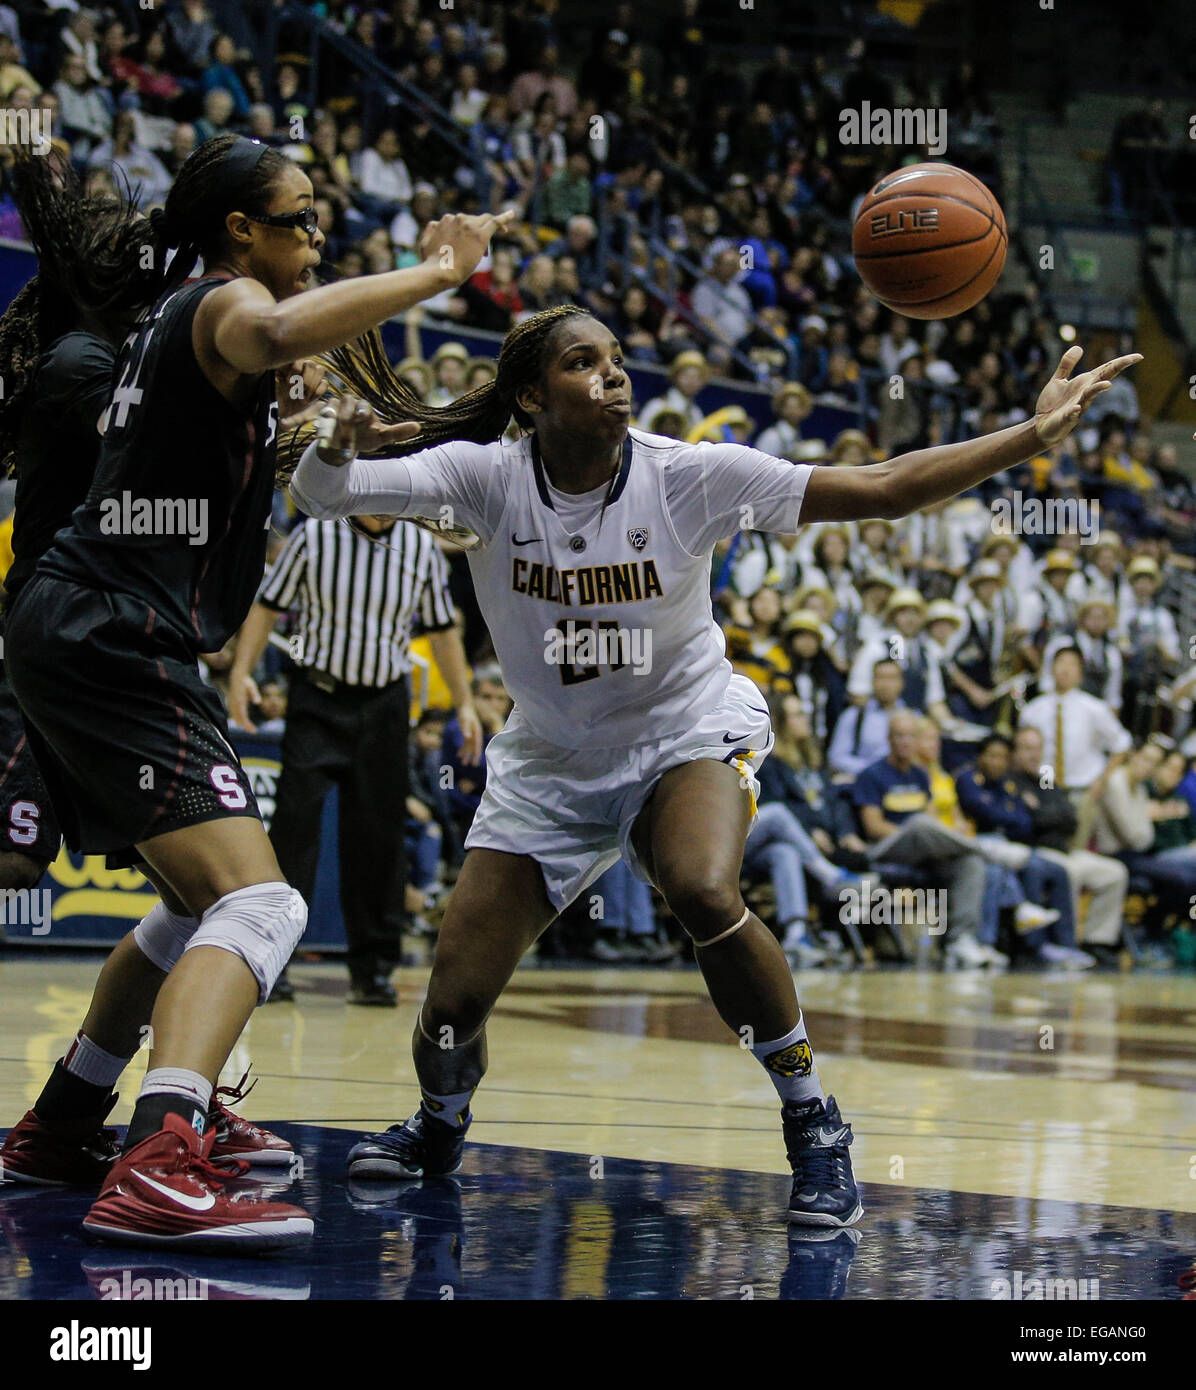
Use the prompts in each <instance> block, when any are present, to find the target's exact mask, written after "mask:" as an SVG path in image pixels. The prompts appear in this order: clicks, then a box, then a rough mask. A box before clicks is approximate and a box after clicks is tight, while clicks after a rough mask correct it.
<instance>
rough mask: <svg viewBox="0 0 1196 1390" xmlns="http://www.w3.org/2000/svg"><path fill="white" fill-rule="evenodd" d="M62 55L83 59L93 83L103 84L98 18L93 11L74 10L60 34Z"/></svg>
mask: <svg viewBox="0 0 1196 1390" xmlns="http://www.w3.org/2000/svg"><path fill="white" fill-rule="evenodd" d="M59 42H60V43H61V45H62V50H61V51H62V54H63V55H66V54H71V55H73V56H78V57H80V58H82V59H83V65H84V67H85V68H86V70H87V76H88V78H89V80H90V81H92V82H103V81H104V71H103V69H102V68H101V66H100V45H99V40H98V37H97V30H96V17H95V14H94V13H93V12H92V11H91V10H86V9H82V8H80V9H76V10H73V11H72V13H71V15H70V17H69V18H68V19H67V22H66V26H65V28H63V30H62V32H61V33H60V34H59Z"/></svg>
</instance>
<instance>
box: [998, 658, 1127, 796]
mask: <svg viewBox="0 0 1196 1390" xmlns="http://www.w3.org/2000/svg"><path fill="white" fill-rule="evenodd" d="M1051 669H1052V672H1053V674H1054V678H1055V689H1054V693H1053V694H1050V695H1039V696H1037V697H1036V698H1035V699H1033V700H1031V701H1030V702H1029V703H1028V704H1027V705H1026V707H1025V708H1024V709H1023V710H1022V713H1021V719H1020V721H1019V723H1020V726H1021V727H1022V728H1030V729H1037V730H1038V732H1039V734H1040V735H1041V736H1042V742H1043V757H1044V759H1045V761H1046V763H1047V764H1049V765H1050V766H1051V767H1052V768H1053V770H1054V784H1055V786H1056V787H1059V788H1061V789H1062V790H1064V791H1069V792H1077V793H1079V792H1083V791H1085V790H1087V789H1088V788H1091V787H1095V786H1099V785H1100V784H1102V781H1103V776H1104V773H1105V770H1106V767H1107V765H1108V761H1109V759H1110V757H1113V756H1115V755H1117V754H1121V753H1125V752H1128V751H1129V749H1130V747H1131V745H1132V743H1133V740H1132V739H1131V738H1130V735H1129V733H1128V732H1127V731H1126V729H1125V728H1123V727H1122V725H1121V724H1119V723H1118V722H1117V720H1116V718H1115V717H1114V716H1113V713H1112V711H1111V710H1110V709H1109V708H1108V706H1107V705H1104V704H1102V703H1101V702H1100V701H1099V700H1098V699H1096V697H1095V696H1093V695H1089V694H1087V693H1086V692H1085V691H1084V690H1083V689H1082V688H1081V685H1082V682H1083V678H1084V658H1083V657H1082V656H1081V655H1080V653H1079V651H1078V649H1077V648H1076V647H1074V646H1073V647H1061V648H1060V649H1059V650H1058V651H1057V652H1056V653H1055V657H1054V660H1053V662H1052V664H1051Z"/></svg>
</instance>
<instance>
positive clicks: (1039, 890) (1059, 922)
mask: <svg viewBox="0 0 1196 1390" xmlns="http://www.w3.org/2000/svg"><path fill="white" fill-rule="evenodd" d="M1010 752H1011V745H1010V742H1009V740H1008V739H1007V738H1005V737H1004V736H1003V735H1001V734H990V735H989V736H988V737H987V738H986V739H985V740H984V741H983V742H982V743H981V744H980V746H979V748H978V749H977V751H976V762H975V766H974V767H970V768H964V769H963V771H962V772H960V773H959V775H958V777H957V778H956V783H955V785H956V790H957V791H958V794H959V805H960V809H961V810H962V811H963V813H964V815H965V816H967V817H968V818H969V819H970V820H971V822H972V823H973V825H975V827H976V831H977V833H978V835H981V836H988V835H998V836H1001V837H1002V838H1004V839H1007V840H1010V841H1012V842H1014V843H1017V844H1021V845H1028V844H1029V842H1030V840H1031V838H1032V836H1033V833H1034V821H1033V816H1032V814H1031V811H1030V808H1029V806H1028V805H1027V804H1026V802H1025V800H1024V798H1023V796H1022V794H1021V791H1020V789H1019V787H1018V785H1017V783H1016V782H1015V781H1014V780H1013V778H1012V777H1011V776H1010V775H1009V773H1010ZM1017 872H1018V877H1019V879H1020V880H1021V884H1022V887H1023V889H1024V891H1025V894H1026V897H1027V898H1028V899H1029V900H1030V901H1029V902H1028V903H1026V904H1025V906H1032V905H1033V904H1035V903H1039V902H1041V903H1042V904H1043V905H1044V906H1047V907H1049V909H1050V912H1051V915H1052V919H1053V920H1052V921H1050V922H1043V921H1042V918H1041V915H1040V914H1027V913H1020V914H1019V920H1018V929H1019V934H1020V938H1021V943H1022V945H1023V946H1024V947H1026V948H1027V949H1028V950H1029V951H1030V953H1031V954H1032V955H1033V956H1034V957H1035V958H1036V959H1037V960H1038V961H1039V962H1040V963H1041V964H1043V965H1051V966H1060V967H1062V968H1063V969H1065V970H1090V969H1091V968H1092V967H1093V966H1094V965H1095V964H1096V957H1095V956H1091V955H1089V954H1088V953H1087V952H1086V951H1081V950H1079V949H1078V948H1077V946H1076V944H1075V899H1074V895H1073V893H1072V887H1071V880H1070V879H1069V877H1068V874H1067V870H1066V868H1065V867H1064V866H1063V865H1061V864H1059V863H1057V862H1056V861H1054V860H1051V859H1047V858H1044V857H1042V856H1040V855H1037V854H1034V853H1031V854H1029V856H1028V857H1027V859H1026V861H1025V863H1024V865H1023V866H1022V867H1021V868H1020V869H1019V870H1018V871H1017ZM1027 917H1030V918H1031V920H1030V921H1027V920H1026V919H1027Z"/></svg>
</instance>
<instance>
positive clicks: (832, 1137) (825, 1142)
mask: <svg viewBox="0 0 1196 1390" xmlns="http://www.w3.org/2000/svg"><path fill="white" fill-rule="evenodd" d="M846 1133H847V1126H846V1125H844V1126H843V1128H842V1129H837V1130H835V1132H834V1134H828V1133H827V1132H826V1130H824V1129H820V1130H819V1131H818V1138H817V1139H816V1140H815V1141H814V1146H815V1148H819V1149H833V1148H834V1147H835V1145H836V1144H837V1143H838V1142H839V1140H840V1139H842V1138H843V1136H844V1135H845V1134H846Z"/></svg>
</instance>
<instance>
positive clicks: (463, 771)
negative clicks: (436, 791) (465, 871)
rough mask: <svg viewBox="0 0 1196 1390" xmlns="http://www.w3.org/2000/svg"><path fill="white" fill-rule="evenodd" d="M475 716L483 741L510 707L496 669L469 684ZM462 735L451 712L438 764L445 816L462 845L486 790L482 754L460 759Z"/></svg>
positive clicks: (496, 727) (503, 721)
mask: <svg viewBox="0 0 1196 1390" xmlns="http://www.w3.org/2000/svg"><path fill="white" fill-rule="evenodd" d="M471 691H472V694H473V699H474V703H475V705H476V706H477V712H478V718H479V719H480V720H481V721H482V730H483V736H484V739H485V742H486V743H489V742H490V740H491V739H492V738H493V737H494V735H495V734H497V733H499V732H500V730H501V729H502V726H503V725H504V724H505V723H506V719H507V715H508V714H509V713H510V710H511V698H510V696H509V695H508V694H507V692H506V689H505V687H504V686H503V683H502V677H501V676H500V675H499V674H498V672H497V669H495V670H494V671H493V672H491V673H479V674H477V675H475V677H474V680H473V684H472V686H471ZM462 742H463V736H462V733H461V727H460V724H459V723H458V721H457V717H456V715H453V716H452V717H451V718H450V719H449V721H448V723H447V724H446V725H445V729H444V742H443V743H442V744H441V748H440V761H441V767H442V768H443V769H444V774H443V775H444V778H445V779H446V780H447V782H448V786H447V788H446V799H447V801H448V810H449V815H450V816H451V818H452V821H453V826H454V829H455V831H456V834H457V837H458V838H459V840H460V842H461V843H462V844H464V843H465V836H466V835H467V834H468V833H469V827H470V824H471V823H472V821H473V817H474V813H475V812H476V811H477V809H478V806H479V805H480V803H481V800H482V792H483V791H485V789H486V754H485V752H483V753H482V759H481V762H480V763H476V764H475V763H466V762H463V761H462V757H461V749H462Z"/></svg>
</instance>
